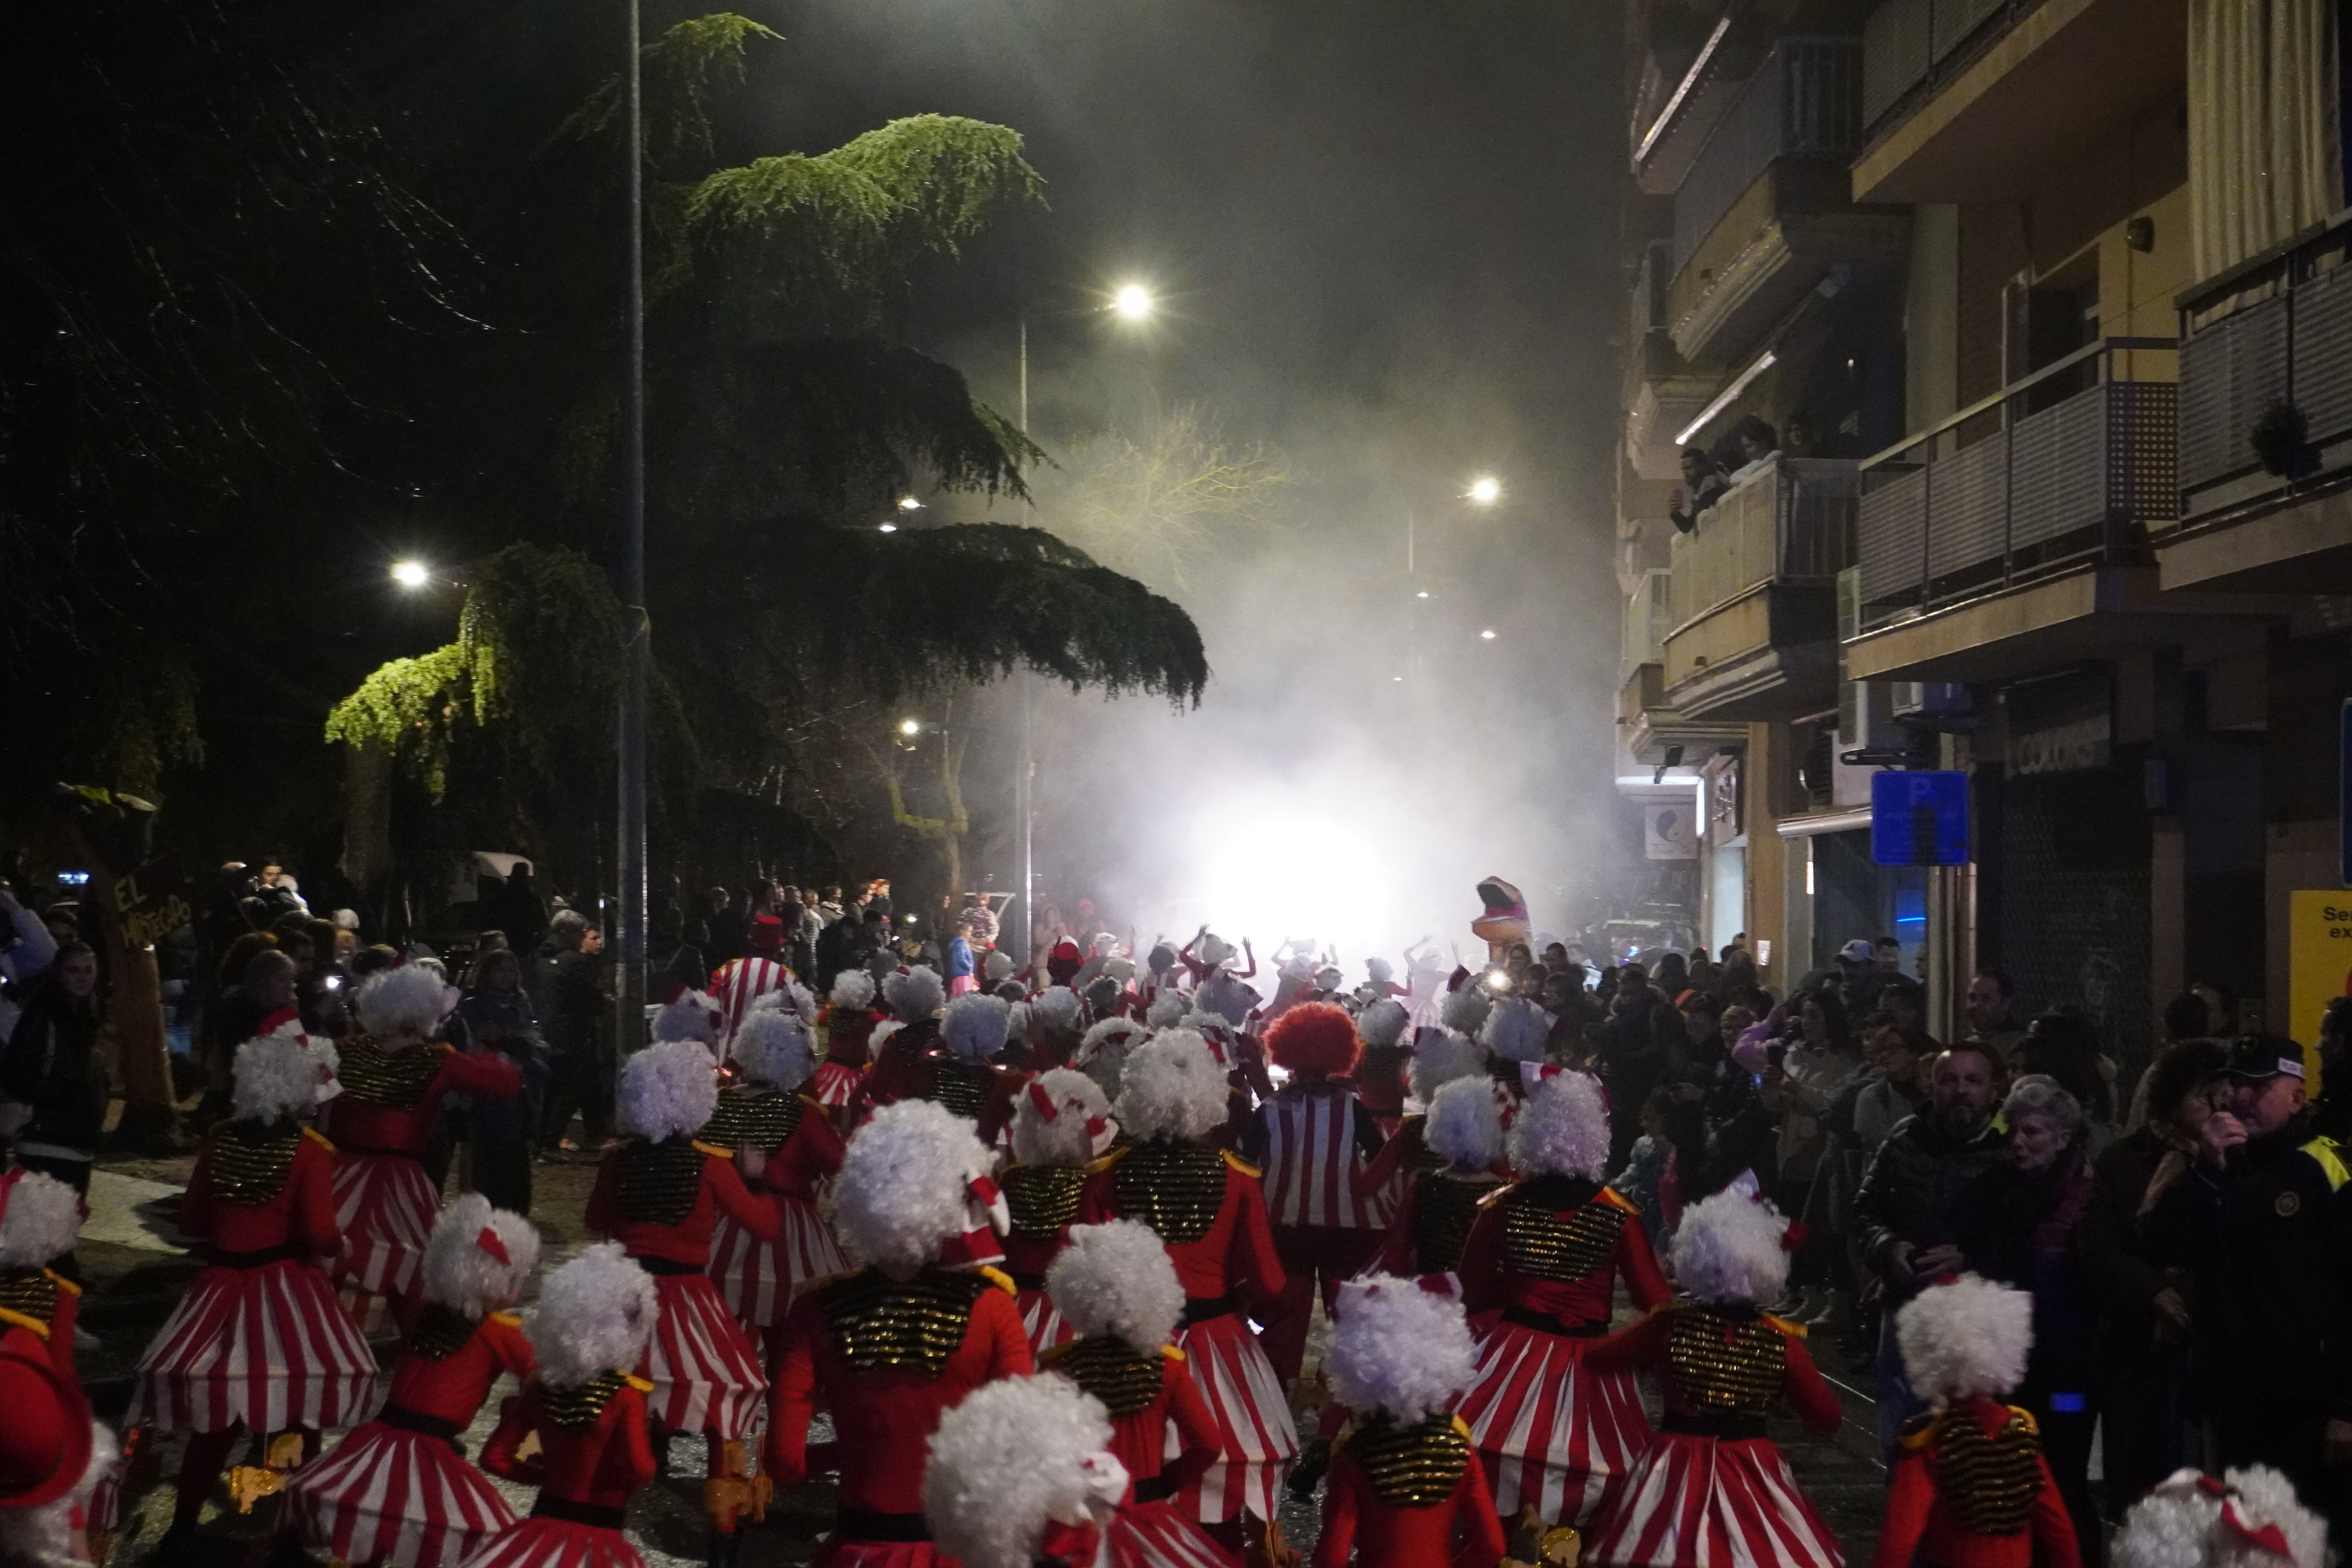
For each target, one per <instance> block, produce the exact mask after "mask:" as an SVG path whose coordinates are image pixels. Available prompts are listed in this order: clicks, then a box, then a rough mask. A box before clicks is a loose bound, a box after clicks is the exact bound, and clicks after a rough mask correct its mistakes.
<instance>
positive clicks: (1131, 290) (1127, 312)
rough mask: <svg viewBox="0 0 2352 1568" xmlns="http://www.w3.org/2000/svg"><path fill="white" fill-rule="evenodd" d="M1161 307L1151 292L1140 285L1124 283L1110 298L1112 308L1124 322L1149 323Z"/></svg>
mask: <svg viewBox="0 0 2352 1568" xmlns="http://www.w3.org/2000/svg"><path fill="white" fill-rule="evenodd" d="M1159 307H1160V302H1159V301H1158V300H1154V299H1153V298H1152V297H1151V290H1150V289H1146V288H1145V287H1144V286H1143V285H1142V284H1140V283H1122V284H1120V285H1119V288H1118V293H1116V294H1113V295H1112V296H1111V297H1110V308H1111V310H1112V311H1113V312H1114V313H1115V314H1117V315H1118V319H1119V320H1120V321H1150V320H1151V315H1152V312H1153V311H1154V310H1158V309H1159Z"/></svg>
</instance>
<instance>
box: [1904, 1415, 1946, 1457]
mask: <svg viewBox="0 0 2352 1568" xmlns="http://www.w3.org/2000/svg"><path fill="white" fill-rule="evenodd" d="M1938 1414H1939V1412H1937V1411H1934V1410H1927V1411H1922V1412H1921V1413H1920V1414H1918V1415H1914V1416H1913V1417H1911V1419H1910V1420H1908V1421H1906V1422H1905V1423H1904V1424H1903V1429H1902V1431H1901V1432H1899V1433H1897V1434H1896V1435H1895V1442H1896V1443H1897V1444H1898V1445H1899V1446H1901V1447H1905V1448H1908V1449H1910V1450H1911V1451H1912V1452H1913V1453H1916V1452H1918V1451H1919V1450H1920V1449H1922V1448H1924V1447H1927V1445H1928V1444H1929V1443H1931V1442H1933V1441H1934V1440H1935V1436H1936V1417H1937V1415H1938Z"/></svg>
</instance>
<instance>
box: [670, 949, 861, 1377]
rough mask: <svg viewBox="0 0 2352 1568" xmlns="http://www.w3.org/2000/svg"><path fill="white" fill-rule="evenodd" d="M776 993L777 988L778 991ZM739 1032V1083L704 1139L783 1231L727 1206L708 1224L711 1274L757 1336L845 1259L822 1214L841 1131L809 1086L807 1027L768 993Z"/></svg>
mask: <svg viewBox="0 0 2352 1568" xmlns="http://www.w3.org/2000/svg"><path fill="white" fill-rule="evenodd" d="M774 995H776V993H770V996H771V997H772V996H774ZM761 1002H762V1005H759V1006H755V1007H753V1008H752V1009H751V1015H750V1016H747V1017H746V1018H745V1019H744V1020H743V1026H742V1027H741V1028H740V1029H738V1030H736V1032H735V1058H734V1066H735V1070H736V1072H737V1073H738V1074H739V1075H740V1078H739V1080H738V1081H737V1082H735V1083H732V1084H729V1085H726V1086H725V1087H723V1088H721V1089H719V1106H718V1109H717V1110H715V1111H713V1112H712V1114H711V1118H710V1120H709V1122H707V1123H706V1124H704V1126H703V1129H702V1131H701V1133H700V1134H699V1139H700V1141H701V1142H705V1143H708V1144H710V1145H711V1146H712V1147H714V1148H719V1149H725V1150H728V1151H730V1152H732V1153H733V1155H734V1156H735V1166H736V1169H737V1170H738V1171H739V1172H740V1173H741V1175H742V1177H743V1183H744V1184H745V1185H746V1186H748V1187H750V1188H751V1193H752V1195H753V1196H754V1197H756V1198H758V1199H760V1200H761V1202H762V1203H765V1204H766V1205H768V1206H769V1207H770V1208H772V1209H773V1210H774V1211H775V1215H776V1224H777V1226H778V1228H779V1235H778V1236H777V1237H776V1238H775V1239H774V1240H772V1241H770V1240H767V1239H764V1238H762V1237H760V1236H758V1235H757V1234H755V1233H753V1232H752V1231H750V1230H747V1229H746V1228H744V1227H743V1226H740V1225H738V1224H736V1223H735V1221H734V1220H733V1219H732V1218H731V1217H730V1216H729V1215H724V1214H722V1215H719V1223H718V1225H717V1226H716V1227H714V1228H713V1229H712V1231H711V1233H710V1278H711V1279H713V1280H714V1281H716V1282H717V1284H718V1286H719V1295H720V1296H721V1297H723V1298H724V1299H725V1300H726V1302H727V1308H728V1310H730V1311H731V1312H733V1313H734V1314H735V1317H736V1320H737V1321H740V1323H742V1324H743V1326H744V1327H745V1328H746V1329H748V1330H749V1331H751V1334H752V1336H753V1337H754V1338H755V1339H756V1338H757V1337H758V1336H759V1335H760V1334H761V1333H763V1332H765V1331H767V1330H769V1329H771V1328H772V1327H774V1326H775V1325H776V1323H778V1322H779V1321H782V1317H783V1313H784V1308H785V1306H786V1304H787V1303H788V1302H790V1301H791V1300H792V1295H793V1291H794V1290H796V1289H799V1288H800V1286H801V1284H802V1283H803V1281H804V1280H809V1279H824V1278H826V1277H828V1276H830V1275H835V1274H838V1273H840V1272H841V1271H842V1269H843V1268H846V1267H847V1265H846V1264H845V1263H844V1262H843V1261H842V1257H841V1249H840V1248H839V1247H835V1245H834V1241H833V1230H832V1228H831V1227H830V1226H827V1225H826V1224H825V1223H824V1216H822V1215H819V1214H818V1213H817V1208H816V1200H817V1194H818V1193H819V1192H820V1191H821V1190H822V1188H823V1187H824V1184H825V1183H826V1182H828V1181H830V1180H832V1178H833V1174H834V1173H835V1172H836V1171H838V1170H840V1169H841V1134H839V1133H838V1132H836V1131H834V1128H833V1123H832V1122H831V1121H829V1120H827V1119H826V1117H825V1114H824V1107H823V1106H821V1105H819V1104H817V1102H816V1101H815V1100H812V1099H810V1098H809V1097H808V1095H807V1093H806V1092H805V1089H806V1086H807V1084H808V1082H809V1080H810V1079H811V1078H812V1077H813V1076H814V1073H815V1072H816V1058H815V1057H814V1055H813V1054H812V1052H811V1050H810V1047H809V1032H808V1026H806V1025H805V1024H803V1022H802V1021H801V1019H800V1017H799V1016H798V1015H797V1014H794V1013H793V1012H789V1011H787V1010H786V1009H785V1008H784V1007H782V1006H781V1005H767V1003H768V998H762V999H761Z"/></svg>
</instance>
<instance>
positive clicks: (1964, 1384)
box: [1895, 1274, 2033, 1405]
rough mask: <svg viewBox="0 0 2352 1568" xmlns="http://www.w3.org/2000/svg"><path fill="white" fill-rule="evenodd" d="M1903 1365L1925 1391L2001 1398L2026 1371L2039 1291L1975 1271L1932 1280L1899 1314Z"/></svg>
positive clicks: (1934, 1398) (1936, 1397) (1927, 1395)
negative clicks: (1939, 1282)
mask: <svg viewBox="0 0 2352 1568" xmlns="http://www.w3.org/2000/svg"><path fill="white" fill-rule="evenodd" d="M1895 1343H1896V1344H1897V1345H1899V1346H1901V1347H1902V1351H1903V1367H1904V1370H1905V1371H1906V1372H1907V1373H1909V1374H1910V1377H1911V1386H1912V1387H1913V1388H1914V1389H1915V1390H1916V1391H1917V1392H1918V1394H1919V1396H1920V1397H1921V1398H1923V1399H1926V1400H1927V1401H1929V1402H1930V1403H1932V1404H1936V1405H1944V1404H1948V1403H1949V1402H1950V1401H1952V1400H1955V1399H1972V1398H1979V1397H1982V1398H1995V1397H1998V1396H2000V1395H2001V1394H2007V1393H2008V1392H2009V1391H2010V1390H2011V1389H2012V1388H2015V1387H2016V1386H2017V1385H2018V1383H2019V1382H2020V1381H2021V1379H2023V1377H2024V1376H2025V1355H2026V1352H2028V1351H2030V1350H2032V1348H2033V1298H2032V1296H2031V1295H2029V1294H2027V1293H2026V1292H2025V1291H2023V1290H2012V1289H2010V1288H2009V1287H2008V1286H2006V1285H2000V1284H1997V1283H1995V1282H1994V1281H1992V1280H1990V1279H1979V1278H1978V1277H1977V1276H1976V1275H1974V1274H1963V1275H1961V1276H1960V1277H1959V1278H1958V1279H1956V1280H1954V1281H1952V1283H1950V1284H1948V1285H1930V1286H1929V1287H1927V1289H1925V1290H1922V1291H1920V1292H1919V1294H1918V1295H1916V1296H1915V1297H1913V1298H1912V1299H1911V1300H1910V1301H1909V1302H1907V1303H1906V1304H1905V1306H1904V1308H1903V1310H1901V1311H1899V1312H1897V1313H1895Z"/></svg>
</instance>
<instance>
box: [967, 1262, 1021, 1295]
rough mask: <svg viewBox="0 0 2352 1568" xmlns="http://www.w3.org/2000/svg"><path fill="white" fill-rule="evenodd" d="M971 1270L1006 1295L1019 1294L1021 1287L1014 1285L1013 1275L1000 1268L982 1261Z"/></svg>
mask: <svg viewBox="0 0 2352 1568" xmlns="http://www.w3.org/2000/svg"><path fill="white" fill-rule="evenodd" d="M972 1272H973V1273H975V1274H977V1275H979V1276H980V1277H981V1278H982V1279H985V1280H987V1281H988V1282H989V1283H990V1284H992V1285H993V1286H995V1287H996V1288H997V1289H1000V1290H1002V1291H1003V1292H1004V1293H1005V1294H1006V1295H1008V1296H1018V1295H1019V1294H1021V1287H1020V1286H1018V1285H1015V1284H1014V1283H1013V1276H1012V1275H1010V1274H1007V1273H1006V1272H1004V1270H1003V1269H1002V1268H990V1267H989V1266H988V1265H987V1264H985V1263H983V1264H982V1265H981V1266H980V1267H979V1268H976V1269H974V1270H972Z"/></svg>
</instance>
